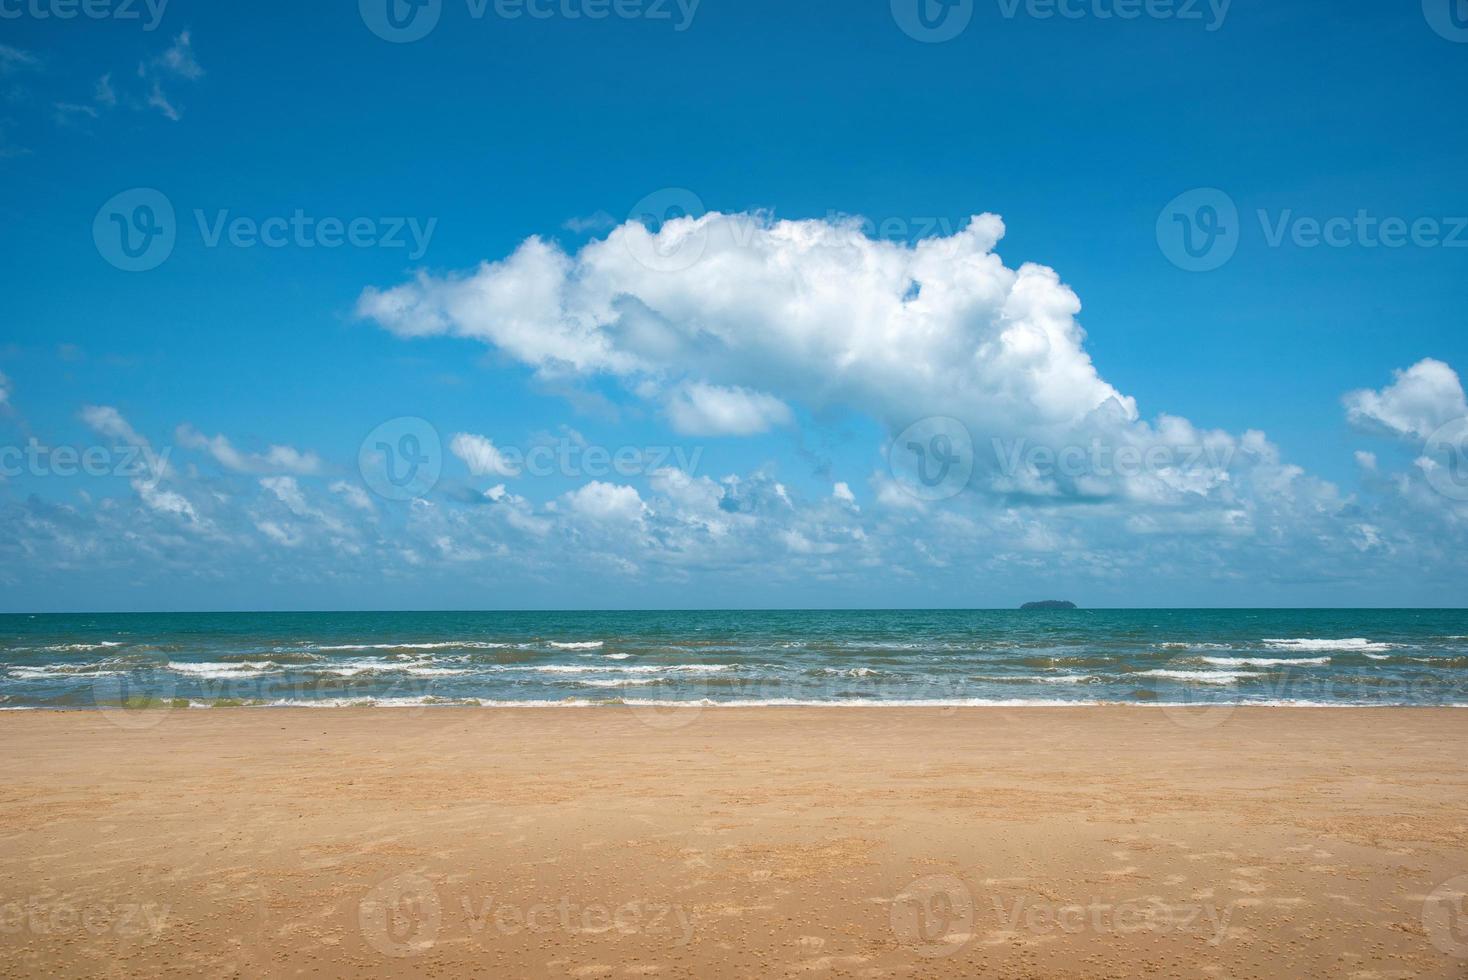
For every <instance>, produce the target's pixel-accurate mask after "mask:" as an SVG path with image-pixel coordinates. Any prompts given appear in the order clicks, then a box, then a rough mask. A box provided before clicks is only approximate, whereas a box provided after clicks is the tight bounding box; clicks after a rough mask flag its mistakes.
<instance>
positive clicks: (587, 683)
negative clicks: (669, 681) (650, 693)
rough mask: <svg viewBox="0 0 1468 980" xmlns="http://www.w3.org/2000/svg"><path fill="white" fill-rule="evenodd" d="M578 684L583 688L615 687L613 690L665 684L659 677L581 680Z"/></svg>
mask: <svg viewBox="0 0 1468 980" xmlns="http://www.w3.org/2000/svg"><path fill="white" fill-rule="evenodd" d="M576 683H577V684H580V685H582V686H583V687H613V688H616V687H644V686H646V685H648V684H661V683H663V681H662V678H659V677H622V678H618V679H616V680H596V679H593V678H587V679H585V680H579V681H577V682H576Z"/></svg>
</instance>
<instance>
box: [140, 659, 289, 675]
mask: <svg viewBox="0 0 1468 980" xmlns="http://www.w3.org/2000/svg"><path fill="white" fill-rule="evenodd" d="M167 669H168V670H171V671H173V672H174V673H176V674H189V675H191V676H194V677H204V678H209V679H213V680H227V679H230V678H237V677H258V676H260V675H261V674H267V673H271V672H274V671H279V670H283V669H285V668H284V667H283V665H281V664H278V663H276V662H275V661H273V660H264V661H256V662H253V663H197V664H195V663H176V662H173V661H170V662H169V663H168V666H167Z"/></svg>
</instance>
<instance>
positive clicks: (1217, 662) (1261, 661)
mask: <svg viewBox="0 0 1468 980" xmlns="http://www.w3.org/2000/svg"><path fill="white" fill-rule="evenodd" d="M1198 659H1199V660H1201V661H1203V662H1204V663H1205V664H1213V665H1214V666H1215V667H1318V666H1320V665H1321V664H1328V663H1330V658H1329V657H1199V658H1198Z"/></svg>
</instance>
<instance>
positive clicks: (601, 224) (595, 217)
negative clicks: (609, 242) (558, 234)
mask: <svg viewBox="0 0 1468 980" xmlns="http://www.w3.org/2000/svg"><path fill="white" fill-rule="evenodd" d="M616 226H617V219H616V218H614V217H612V216H611V215H609V214H607V213H606V212H605V211H598V212H596V213H595V214H588V215H586V216H585V217H577V218H567V219H566V220H565V222H564V223H563V224H562V225H561V227H562V228H565V229H566V230H567V231H571V232H575V233H576V234H578V235H584V234H586V233H587V232H593V231H606V230H607V229H609V228H615V227H616Z"/></svg>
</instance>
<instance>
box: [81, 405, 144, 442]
mask: <svg viewBox="0 0 1468 980" xmlns="http://www.w3.org/2000/svg"><path fill="white" fill-rule="evenodd" d="M81 415H82V421H83V422H85V423H86V424H87V427H88V428H90V429H91V430H92V431H93V432H96V433H97V434H98V435H103V436H107V437H108V438H110V439H116V440H117V441H118V442H120V443H122V444H123V445H126V446H136V447H138V448H140V449H149V448H151V446H150V444H149V442H148V440H147V439H145V438H143V437H142V436H141V435H139V434H138V431H137V430H136V429H134V428H133V427H132V425H131V424H130V423H129V422H128V420H127V419H125V418H123V417H122V413H121V412H119V411H118V410H117V409H116V408H113V407H112V406H111V405H85V406H83V407H82V412H81Z"/></svg>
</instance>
